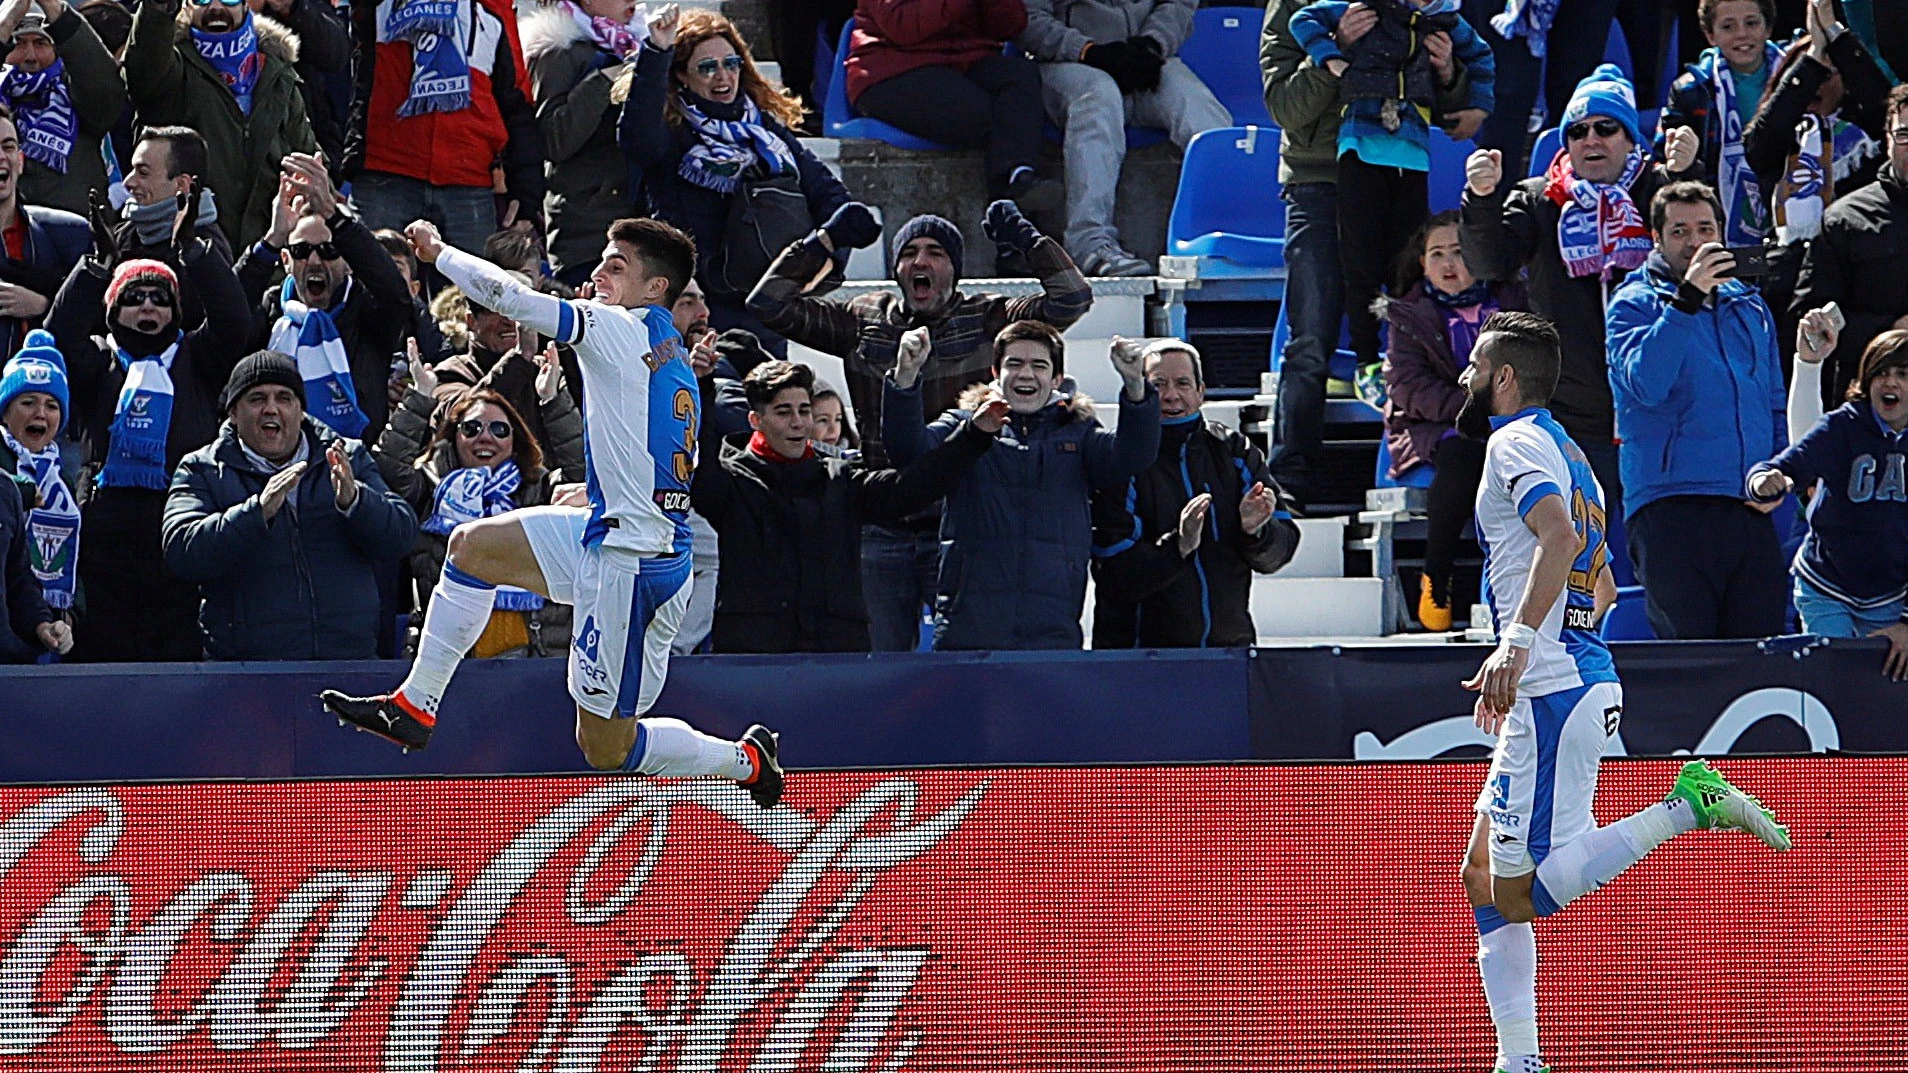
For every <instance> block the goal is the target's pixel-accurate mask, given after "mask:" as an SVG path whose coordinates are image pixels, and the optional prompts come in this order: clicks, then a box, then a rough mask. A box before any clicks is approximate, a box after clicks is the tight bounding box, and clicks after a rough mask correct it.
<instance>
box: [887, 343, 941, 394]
mask: <svg viewBox="0 0 1908 1073" xmlns="http://www.w3.org/2000/svg"><path fill="white" fill-rule="evenodd" d="M933 351H934V346H933V343H932V342H931V341H930V340H929V339H928V330H927V328H925V327H921V328H911V329H909V330H908V331H905V332H902V333H901V346H900V349H899V351H897V352H896V354H895V357H894V386H895V387H898V388H902V389H903V390H905V389H907V388H911V387H913V386H914V381H915V380H916V378H918V377H919V376H920V375H921V368H922V367H923V366H925V365H926V364H927V361H928V356H929V355H930V354H932V353H933Z"/></svg>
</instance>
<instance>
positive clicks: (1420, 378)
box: [1379, 281, 1530, 479]
mask: <svg viewBox="0 0 1908 1073" xmlns="http://www.w3.org/2000/svg"><path fill="white" fill-rule="evenodd" d="M1491 294H1492V296H1493V297H1495V298H1496V299H1497V305H1498V308H1499V309H1518V310H1521V309H1529V308H1530V301H1529V299H1528V297H1527V296H1526V295H1525V293H1524V285H1523V284H1522V283H1518V282H1515V281H1512V282H1507V283H1495V284H1492V285H1491ZM1379 315H1380V316H1382V317H1384V318H1385V319H1386V320H1387V321H1390V322H1391V351H1390V353H1388V354H1386V355H1385V394H1386V401H1385V442H1386V444H1387V445H1389V446H1390V448H1391V476H1392V478H1393V479H1396V478H1397V477H1398V475H1399V474H1401V473H1403V472H1404V471H1406V470H1408V469H1410V468H1411V467H1412V466H1415V465H1417V464H1418V463H1420V462H1424V463H1429V462H1430V461H1431V456H1432V453H1433V452H1434V451H1435V450H1436V448H1437V445H1438V440H1440V439H1442V438H1443V436H1444V434H1445V433H1446V432H1448V431H1450V430H1451V428H1452V427H1453V426H1454V425H1455V424H1456V423H1457V415H1458V410H1459V409H1461V408H1462V407H1463V406H1464V389H1463V388H1461V387H1459V386H1458V363H1457V356H1456V354H1455V353H1454V352H1453V351H1452V349H1451V333H1450V329H1449V328H1447V327H1446V326H1445V323H1444V313H1443V311H1441V310H1440V309H1438V306H1437V303H1436V302H1433V301H1432V300H1431V297H1430V296H1429V295H1427V294H1425V293H1424V288H1423V286H1421V285H1413V286H1412V288H1411V289H1410V290H1409V291H1407V292H1406V293H1405V295H1404V296H1403V297H1402V298H1380V299H1379Z"/></svg>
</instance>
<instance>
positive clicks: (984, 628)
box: [881, 380, 1159, 649]
mask: <svg viewBox="0 0 1908 1073" xmlns="http://www.w3.org/2000/svg"><path fill="white" fill-rule="evenodd" d="M983 391H985V385H976V386H975V387H972V388H969V389H968V390H967V393H966V394H965V395H963V396H962V398H961V400H960V404H959V406H958V407H957V408H956V409H953V410H949V411H948V412H947V413H945V414H942V415H941V416H940V417H938V418H936V419H935V421H934V423H933V424H932V425H926V426H924V425H923V418H922V411H921V389H920V385H919V384H918V383H917V384H916V385H915V386H914V387H913V388H912V389H910V390H907V391H902V390H901V389H899V388H897V387H895V386H894V382H893V381H892V380H889V381H887V383H886V397H885V399H884V400H883V402H882V407H881V430H882V435H883V437H884V439H885V441H886V443H887V448H888V458H889V461H890V462H891V463H892V464H893V465H896V466H905V465H907V464H908V463H909V462H912V461H914V460H915V459H916V458H919V457H920V456H922V455H924V454H926V453H927V452H928V451H929V450H931V449H933V448H934V447H936V446H938V445H939V444H940V443H941V441H942V440H945V439H946V438H947V437H949V436H951V435H953V433H954V430H955V429H957V428H959V427H960V426H961V423H962V422H963V421H966V420H967V419H968V417H969V416H970V415H971V413H972V408H973V406H974V405H976V404H977V403H978V402H979V399H980V395H981V393H982V392H983ZM1058 395H1059V397H1058V398H1056V399H1055V400H1054V401H1052V402H1050V403H1048V404H1047V406H1046V407H1045V408H1044V409H1042V410H1040V411H1039V412H1038V413H1035V414H1032V415H1029V416H1027V417H1020V416H1015V417H1014V418H1013V419H1012V420H1011V421H1009V422H1008V423H1007V425H1006V426H1005V427H1004V428H1002V429H1001V431H1000V436H999V437H998V439H996V441H995V443H994V447H993V449H992V450H990V451H988V452H987V453H986V454H985V455H982V456H981V458H980V460H979V461H978V462H976V463H974V467H973V468H972V469H970V470H968V471H967V475H966V476H965V477H963V478H961V482H960V484H959V485H958V486H957V487H956V488H955V490H954V493H953V494H952V495H950V496H948V497H947V509H946V511H945V512H944V513H943V514H942V515H941V580H940V585H939V593H940V595H939V596H938V597H937V598H936V600H935V610H936V612H937V614H936V618H937V619H938V626H937V627H936V630H935V635H934V647H935V648H941V649H1036V648H1079V647H1080V646H1081V642H1082V636H1081V632H1080V612H1081V609H1082V607H1083V606H1084V605H1085V602H1086V582H1087V563H1088V561H1089V559H1090V558H1091V557H1092V552H1093V511H1092V500H1091V495H1092V493H1093V492H1095V491H1097V490H1100V489H1103V488H1111V487H1114V486H1116V485H1119V484H1121V483H1123V482H1125V481H1127V480H1129V479H1130V478H1132V477H1134V476H1136V475H1138V474H1139V473H1140V472H1141V471H1142V470H1144V469H1146V467H1148V466H1150V465H1151V464H1152V462H1153V459H1154V458H1155V457H1156V456H1157V455H1158V454H1159V393H1158V392H1157V391H1154V390H1153V389H1152V388H1151V387H1148V388H1147V389H1146V398H1145V399H1143V400H1141V401H1139V402H1132V401H1129V400H1128V399H1127V398H1126V396H1125V394H1124V393H1121V396H1120V424H1119V430H1118V431H1117V432H1108V431H1106V430H1105V429H1103V428H1101V427H1100V423H1099V422H1098V421H1097V420H1095V419H1094V417H1093V403H1092V400H1090V399H1088V398H1087V397H1086V396H1084V395H1080V394H1077V393H1076V392H1075V391H1074V390H1073V384H1072V382H1071V381H1065V382H1063V383H1062V385H1061V388H1060V391H1059V392H1058Z"/></svg>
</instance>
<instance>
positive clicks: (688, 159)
mask: <svg viewBox="0 0 1908 1073" xmlns="http://www.w3.org/2000/svg"><path fill="white" fill-rule="evenodd" d="M737 99H738V100H740V101H741V102H742V117H741V118H740V119H734V120H729V119H716V118H714V117H713V116H710V115H709V114H707V113H705V112H704V111H703V110H702V109H701V108H700V107H698V106H697V105H696V101H695V98H694V97H692V96H690V95H689V94H687V93H683V94H680V95H679V96H678V103H679V104H681V105H682V115H683V118H684V119H686V120H688V122H689V129H690V130H693V131H695V133H696V144H694V145H692V146H690V147H689V151H688V152H686V153H684V154H683V155H682V165H681V167H679V168H677V169H676V171H677V174H679V175H681V176H682V177H683V178H684V179H687V180H688V181H690V182H692V183H694V184H696V185H697V186H700V187H702V188H703V189H705V190H714V191H715V192H716V193H718V194H730V193H734V192H735V188H736V186H737V185H738V184H740V183H741V181H742V176H743V174H744V173H746V172H747V171H748V170H749V168H750V167H752V166H753V165H754V164H755V162H756V161H758V160H761V161H764V162H766V164H767V166H768V169H769V171H770V172H772V173H776V174H781V173H783V172H790V171H794V170H795V154H794V153H792V152H790V151H789V148H788V145H787V143H785V142H783V141H782V139H780V138H778V137H776V136H775V134H774V133H773V132H771V131H770V130H769V129H768V128H767V127H765V126H763V125H762V109H760V108H758V107H756V104H755V101H754V100H753V99H751V98H750V97H749V95H748V94H746V93H742V94H738V95H737Z"/></svg>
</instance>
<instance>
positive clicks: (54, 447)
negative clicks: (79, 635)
mask: <svg viewBox="0 0 1908 1073" xmlns="http://www.w3.org/2000/svg"><path fill="white" fill-rule="evenodd" d="M0 440H4V441H5V442H6V445H7V446H8V447H9V448H11V449H12V451H13V453H14V455H15V456H16V457H17V458H18V459H19V466H20V472H21V473H23V474H26V475H27V476H29V477H32V478H33V483H34V486H35V487H37V488H38V489H39V491H40V497H39V498H40V502H39V505H38V506H36V507H34V508H33V509H32V510H30V511H27V533H28V534H29V535H30V536H31V537H32V541H31V543H29V544H28V546H27V557H28V559H29V560H30V562H31V564H32V567H33V576H34V577H35V578H37V579H39V582H40V591H41V592H42V593H43V594H44V595H45V596H46V603H47V606H49V607H56V608H59V609H61V610H65V609H66V608H69V607H72V606H73V590H74V587H75V581H76V579H77V578H78V577H79V531H80V512H79V505H78V504H76V503H75V502H74V501H73V493H72V491H71V490H69V489H68V488H67V487H66V481H65V479H63V478H62V477H61V476H60V445H59V443H58V442H57V441H56V442H53V443H49V444H47V445H46V450H44V451H41V452H39V453H38V454H35V453H34V452H32V451H29V450H27V449H26V448H25V447H22V446H21V445H20V441H19V440H16V439H14V438H13V434H12V433H11V432H8V431H7V430H6V428H5V427H4V426H0Z"/></svg>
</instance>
